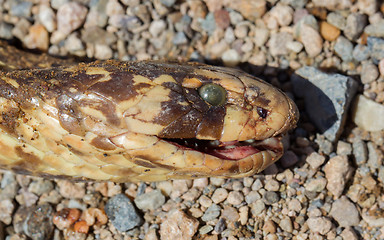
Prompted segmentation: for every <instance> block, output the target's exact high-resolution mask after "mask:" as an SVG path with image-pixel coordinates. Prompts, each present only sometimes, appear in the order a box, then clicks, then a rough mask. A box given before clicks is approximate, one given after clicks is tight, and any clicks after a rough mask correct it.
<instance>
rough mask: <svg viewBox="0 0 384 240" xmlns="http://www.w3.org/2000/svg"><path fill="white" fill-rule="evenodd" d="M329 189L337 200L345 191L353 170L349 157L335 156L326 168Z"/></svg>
mask: <svg viewBox="0 0 384 240" xmlns="http://www.w3.org/2000/svg"><path fill="white" fill-rule="evenodd" d="M324 172H325V177H326V178H327V181H328V184H327V189H328V191H330V192H331V193H332V194H333V195H334V196H335V197H336V198H338V197H340V196H341V194H342V193H343V191H344V188H345V184H346V183H347V182H348V180H349V179H350V178H351V176H352V172H353V168H352V167H351V166H350V164H349V161H348V157H347V156H335V157H333V158H331V159H329V161H328V162H327V164H326V165H325V167H324Z"/></svg>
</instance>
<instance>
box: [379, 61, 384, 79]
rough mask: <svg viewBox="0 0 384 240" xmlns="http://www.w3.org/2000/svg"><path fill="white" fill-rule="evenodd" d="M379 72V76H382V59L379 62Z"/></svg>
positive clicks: (383, 71) (383, 70)
mask: <svg viewBox="0 0 384 240" xmlns="http://www.w3.org/2000/svg"><path fill="white" fill-rule="evenodd" d="M379 72H380V75H381V76H384V58H383V59H381V60H380V62H379Z"/></svg>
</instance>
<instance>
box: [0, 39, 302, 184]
mask: <svg viewBox="0 0 384 240" xmlns="http://www.w3.org/2000/svg"><path fill="white" fill-rule="evenodd" d="M0 65H1V66H2V70H1V72H0V110H1V115H0V167H1V168H3V169H7V170H12V171H15V172H17V173H22V174H29V175H34V176H42V177H55V178H67V179H74V180H89V179H90V180H99V181H107V180H108V181H115V182H126V181H161V180H167V179H186V178H198V177H211V176H219V177H243V176H249V175H252V174H255V173H258V172H260V171H262V170H263V169H265V168H266V167H267V166H268V165H270V164H272V163H273V162H275V161H276V160H278V159H279V158H280V157H281V156H282V154H283V146H282V143H281V136H282V134H284V133H286V132H287V131H288V130H290V129H292V128H293V127H295V125H296V122H297V120H298V116H299V114H298V110H297V107H296V105H295V104H294V103H293V101H292V100H290V99H289V98H288V97H287V96H286V95H285V94H284V93H283V92H281V91H280V90H278V89H276V88H274V87H273V86H271V85H270V84H268V83H266V82H264V81H262V80H260V79H258V78H255V77H253V76H251V75H248V74H246V73H244V72H242V71H240V70H236V69H230V68H222V67H213V66H209V65H205V64H200V63H178V62H160V61H138V62H122V61H117V60H107V61H96V62H92V63H77V64H73V63H68V62H66V61H63V60H58V59H55V58H52V57H49V56H47V55H34V54H31V53H25V52H22V51H20V50H17V49H15V48H13V47H10V46H8V45H6V44H5V43H3V42H2V43H1V46H0ZM59 65H60V66H59Z"/></svg>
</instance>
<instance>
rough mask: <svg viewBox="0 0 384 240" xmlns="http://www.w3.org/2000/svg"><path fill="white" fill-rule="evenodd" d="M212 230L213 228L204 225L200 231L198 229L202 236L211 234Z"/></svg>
mask: <svg viewBox="0 0 384 240" xmlns="http://www.w3.org/2000/svg"><path fill="white" fill-rule="evenodd" d="M212 230H213V227H212V226H210V225H205V226H202V227H201V228H200V229H199V233H200V234H201V235H203V234H207V233H209V232H211V231H212Z"/></svg>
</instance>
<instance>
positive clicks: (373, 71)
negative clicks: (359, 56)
mask: <svg viewBox="0 0 384 240" xmlns="http://www.w3.org/2000/svg"><path fill="white" fill-rule="evenodd" d="M378 77H379V70H378V69H377V67H376V65H374V64H372V63H370V62H368V63H363V67H362V69H361V82H362V83H363V84H368V83H371V82H373V81H375V80H376V79H377V78H378Z"/></svg>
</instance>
